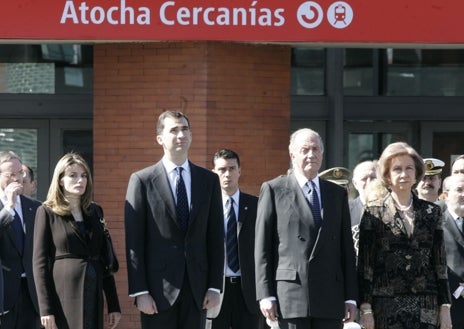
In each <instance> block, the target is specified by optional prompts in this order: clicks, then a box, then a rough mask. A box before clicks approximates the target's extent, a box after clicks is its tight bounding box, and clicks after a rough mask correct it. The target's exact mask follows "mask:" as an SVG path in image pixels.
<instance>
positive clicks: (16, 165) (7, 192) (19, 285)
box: [0, 151, 40, 329]
mask: <svg viewBox="0 0 464 329" xmlns="http://www.w3.org/2000/svg"><path fill="white" fill-rule="evenodd" d="M23 177H24V171H23V169H22V163H21V160H20V158H19V156H18V155H17V154H15V153H14V152H11V151H4V152H0V198H1V203H0V218H1V220H0V221H5V220H6V221H10V220H12V219H13V220H12V222H11V224H10V225H9V227H8V229H7V230H6V231H5V232H4V233H3V234H1V235H0V259H1V261H2V268H3V271H2V272H3V280H4V282H3V287H4V291H3V297H4V298H3V304H4V305H3V306H4V313H3V315H2V316H1V317H0V321H1V323H2V324H1V325H2V328H8V329H35V328H40V317H39V307H38V302H37V294H36V289H35V284H34V277H33V274H32V238H33V232H34V219H35V212H36V210H37V208H38V207H39V206H40V202H38V201H36V200H33V199H30V198H28V197H25V196H23V195H21V193H22V181H23Z"/></svg>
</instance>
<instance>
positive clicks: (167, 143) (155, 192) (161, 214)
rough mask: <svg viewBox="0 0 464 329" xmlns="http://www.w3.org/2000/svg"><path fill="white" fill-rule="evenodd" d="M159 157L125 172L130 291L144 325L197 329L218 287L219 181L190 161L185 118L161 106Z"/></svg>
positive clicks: (221, 253)
mask: <svg viewBox="0 0 464 329" xmlns="http://www.w3.org/2000/svg"><path fill="white" fill-rule="evenodd" d="M156 140H157V142H158V143H159V144H160V145H161V146H162V147H163V150H164V157H163V158H162V159H161V161H159V162H158V163H156V164H155V165H152V166H150V167H147V168H145V169H142V170H140V171H138V172H135V173H133V174H132V175H131V177H130V180H129V185H128V187H127V194H126V204H125V228H126V253H127V271H128V279H129V294H130V296H133V297H135V298H136V305H137V308H138V309H139V310H140V312H141V320H142V328H144V329H148V328H163V329H203V328H204V326H205V322H206V309H209V308H211V307H214V306H216V305H217V304H218V303H219V292H220V290H221V289H222V286H223V277H222V273H223V270H224V227H223V223H222V220H221V219H222V216H223V214H222V201H221V189H220V184H219V179H218V176H217V175H216V174H214V173H213V172H211V171H210V170H207V169H205V168H201V167H198V166H196V165H194V164H193V163H191V162H190V161H188V150H189V148H190V144H191V141H192V134H191V131H190V124H189V120H188V118H187V116H185V115H184V114H183V113H181V112H176V111H166V112H163V113H162V114H161V115H160V117H159V119H158V124H157V137H156Z"/></svg>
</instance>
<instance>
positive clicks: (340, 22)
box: [327, 1, 353, 29]
mask: <svg viewBox="0 0 464 329" xmlns="http://www.w3.org/2000/svg"><path fill="white" fill-rule="evenodd" d="M327 20H328V21H329V23H330V25H332V26H333V27H335V28H337V29H344V28H345V27H347V26H348V25H350V24H351V21H352V20H353V9H351V6H350V5H349V4H347V3H346V2H344V1H337V2H334V3H333V4H331V5H330V7H329V9H327Z"/></svg>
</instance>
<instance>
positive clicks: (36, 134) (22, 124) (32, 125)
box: [0, 119, 93, 200]
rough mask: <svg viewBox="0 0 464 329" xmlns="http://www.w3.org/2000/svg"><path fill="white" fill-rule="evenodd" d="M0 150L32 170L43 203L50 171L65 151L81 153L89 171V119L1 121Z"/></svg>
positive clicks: (91, 153)
mask: <svg viewBox="0 0 464 329" xmlns="http://www.w3.org/2000/svg"><path fill="white" fill-rule="evenodd" d="M0 150H5V151H7V150H11V151H14V152H16V153H17V154H18V155H19V156H20V157H21V159H22V161H23V163H24V164H26V165H28V166H29V167H31V168H32V170H33V171H34V178H35V179H36V181H37V191H36V193H35V195H33V197H35V198H37V199H38V200H45V198H46V195H47V192H48V187H49V183H50V179H51V176H52V175H53V169H54V167H55V164H56V162H57V160H58V159H59V158H60V157H61V156H62V155H63V154H64V153H66V152H69V151H74V152H78V153H81V154H82V155H83V156H84V157H85V158H86V160H87V161H89V165H90V166H91V168H92V165H93V139H92V120H91V119H88V120H87V119H86V120H56V119H38V120H34V119H2V120H1V123H0Z"/></svg>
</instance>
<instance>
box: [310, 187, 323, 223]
mask: <svg viewBox="0 0 464 329" xmlns="http://www.w3.org/2000/svg"><path fill="white" fill-rule="evenodd" d="M310 193H311V201H310V202H311V212H312V213H313V218H314V222H315V223H316V225H317V226H318V227H319V226H321V224H322V216H321V205H320V204H319V195H318V194H317V190H316V184H315V183H314V182H313V181H311V188H310Z"/></svg>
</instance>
